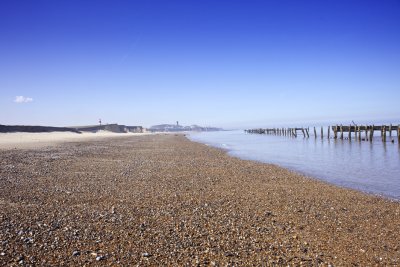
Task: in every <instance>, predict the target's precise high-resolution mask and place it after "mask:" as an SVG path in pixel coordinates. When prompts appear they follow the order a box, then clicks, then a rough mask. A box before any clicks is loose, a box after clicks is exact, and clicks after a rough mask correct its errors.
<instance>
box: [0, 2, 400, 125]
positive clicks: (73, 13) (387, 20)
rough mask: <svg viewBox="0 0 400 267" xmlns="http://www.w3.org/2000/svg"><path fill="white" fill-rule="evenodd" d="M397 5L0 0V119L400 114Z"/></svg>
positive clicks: (200, 120)
mask: <svg viewBox="0 0 400 267" xmlns="http://www.w3.org/2000/svg"><path fill="white" fill-rule="evenodd" d="M399 14H400V2H399V1H396V0H388V1H236V0H233V1H50V0H48V1H11V0H10V1H8V0H5V1H1V2H0V73H1V75H0V124H27V125H38V124H40V125H54V126H67V125H87V124H96V123H97V121H98V119H99V118H101V119H102V121H103V122H104V123H107V122H108V123H113V122H118V123H121V124H126V125H143V126H151V125H154V124H161V123H172V124H173V123H175V122H176V121H179V122H180V124H182V125H190V124H198V125H202V126H217V127H228V128H229V127H248V126H254V127H261V126H263V125H285V124H289V125H293V124H302V123H303V124H304V123H309V124H311V125H312V124H313V123H321V124H323V123H328V122H339V123H340V122H343V123H347V122H348V123H350V122H351V121H352V120H354V121H356V122H357V123H358V122H369V121H389V122H394V123H398V122H399V121H400V109H399V104H398V101H399V99H400V75H399V73H400V30H399V29H400V16H399Z"/></svg>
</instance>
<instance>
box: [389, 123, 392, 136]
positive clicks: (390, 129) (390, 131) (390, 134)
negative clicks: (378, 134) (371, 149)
mask: <svg viewBox="0 0 400 267" xmlns="http://www.w3.org/2000/svg"><path fill="white" fill-rule="evenodd" d="M389 137H390V139H392V124H390V125H389Z"/></svg>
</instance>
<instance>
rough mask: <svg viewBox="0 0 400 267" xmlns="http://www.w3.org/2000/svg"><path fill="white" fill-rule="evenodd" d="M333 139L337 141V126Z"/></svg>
mask: <svg viewBox="0 0 400 267" xmlns="http://www.w3.org/2000/svg"><path fill="white" fill-rule="evenodd" d="M333 138H334V139H337V125H336V126H335V130H333Z"/></svg>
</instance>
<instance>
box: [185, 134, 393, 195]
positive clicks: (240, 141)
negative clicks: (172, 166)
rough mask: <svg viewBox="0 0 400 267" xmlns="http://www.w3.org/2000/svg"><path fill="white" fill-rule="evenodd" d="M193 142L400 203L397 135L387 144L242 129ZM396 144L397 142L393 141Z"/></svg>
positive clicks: (376, 140) (194, 137)
mask: <svg viewBox="0 0 400 267" xmlns="http://www.w3.org/2000/svg"><path fill="white" fill-rule="evenodd" d="M189 139H191V140H192V141H196V142H200V143H204V144H206V145H210V146H214V147H218V148H222V149H225V150H226V151H227V152H228V153H229V155H231V156H234V157H239V158H241V159H247V160H255V161H259V162H264V163H272V164H276V165H279V166H281V167H284V168H287V169H291V170H293V171H297V172H300V173H302V174H305V175H307V176H311V177H313V178H316V179H320V180H323V181H326V182H329V183H332V184H335V185H337V186H341V187H346V188H352V189H356V190H360V191H363V192H366V193H370V194H374V195H380V196H383V197H387V198H390V199H393V200H400V145H399V143H398V142H397V135H396V133H394V136H393V137H392V138H389V137H387V140H386V142H385V143H384V142H382V139H381V137H380V136H379V135H376V133H375V135H374V138H373V141H372V142H370V141H356V140H354V133H353V139H350V140H349V139H343V140H342V139H327V138H326V137H324V138H323V139H321V137H320V136H318V137H317V138H315V137H314V136H312V135H311V136H310V138H304V137H303V136H301V135H300V136H298V137H297V138H293V137H289V136H276V135H267V134H249V133H245V132H244V131H243V130H234V131H217V132H199V133H191V134H190V135H189ZM392 140H394V142H392Z"/></svg>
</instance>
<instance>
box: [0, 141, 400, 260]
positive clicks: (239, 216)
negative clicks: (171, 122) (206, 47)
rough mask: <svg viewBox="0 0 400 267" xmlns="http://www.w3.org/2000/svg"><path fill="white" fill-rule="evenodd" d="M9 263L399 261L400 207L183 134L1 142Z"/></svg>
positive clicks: (3, 229)
mask: <svg viewBox="0 0 400 267" xmlns="http://www.w3.org/2000/svg"><path fill="white" fill-rule="evenodd" d="M0 207H1V208H0V242H1V246H0V265H1V266H12V265H18V264H26V265H29V264H32V265H38V266H84V265H87V266H89V265H99V266H100V265H106V266H107V265H110V266H118V265H121V266H128V265H136V264H139V265H141V266H142V265H161V266H171V265H172V266H173V265H176V266H182V265H185V264H186V265H188V266H196V265H197V266H207V265H211V266H226V265H227V264H230V265H231V266H232V265H238V266H251V265H253V266H261V265H264V266H271V265H277V266H280V265H285V266H287V265H300V264H303V265H305V266H317V265H321V266H328V265H329V264H330V265H331V266H349V265H356V266H371V265H381V266H388V265H393V266H396V265H399V264H400V244H399V240H400V204H399V203H398V202H394V201H390V200H386V199H383V198H379V197H375V196H370V195H366V194H364V193H361V192H357V191H354V190H348V189H342V188H339V187H336V186H333V185H329V184H326V183H323V182H320V181H316V180H313V179H309V178H307V177H304V176H302V175H300V174H296V173H294V172H291V171H288V170H286V169H283V168H280V167H277V166H274V165H268V164H262V163H257V162H252V161H245V160H240V159H237V158H232V157H230V156H228V155H227V154H226V153H225V152H224V151H222V150H219V149H216V148H211V147H208V146H206V145H202V144H198V143H194V142H191V141H189V140H187V139H186V138H185V137H184V136H183V135H172V134H170V135H146V136H127V137H118V138H104V139H99V140H86V141H81V140H79V142H78V141H76V142H68V143H58V145H56V146H50V147H48V146H41V147H39V148H34V149H33V148H30V149H28V148H24V149H22V148H20V149H13V150H10V149H8V150H5V149H3V150H0Z"/></svg>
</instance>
